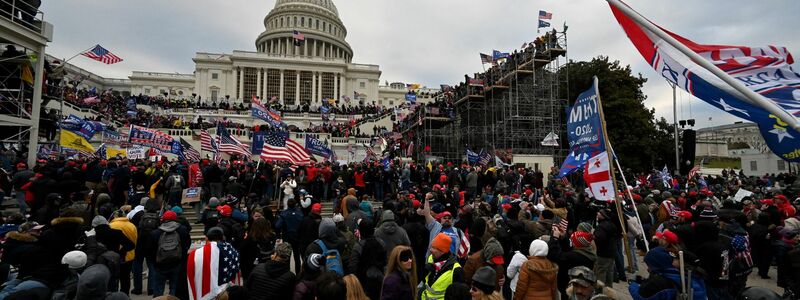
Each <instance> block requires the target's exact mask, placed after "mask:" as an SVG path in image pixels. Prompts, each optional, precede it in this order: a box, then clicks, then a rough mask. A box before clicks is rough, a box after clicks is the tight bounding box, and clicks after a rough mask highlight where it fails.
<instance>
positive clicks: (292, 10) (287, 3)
mask: <svg viewBox="0 0 800 300" xmlns="http://www.w3.org/2000/svg"><path fill="white" fill-rule="evenodd" d="M264 27H265V29H266V30H264V32H263V33H261V34H260V35H259V36H258V38H257V39H256V49H257V50H258V52H263V53H268V54H271V55H276V56H285V57H306V58H323V59H331V60H344V61H346V62H350V61H351V60H352V58H353V49H352V48H350V44H348V43H347V41H345V38H346V37H347V29H346V28H345V26H344V23H342V20H340V19H339V11H338V10H337V9H336V5H334V4H333V1H331V0H277V1H276V2H275V7H274V8H273V9H272V10H271V11H270V12H269V14H267V16H266V17H265V18H264ZM295 30H296V31H298V32H299V33H301V34H303V35H304V36H305V41H304V42H302V43H300V44H299V45H297V44H295V40H294V38H293V33H294V31H295Z"/></svg>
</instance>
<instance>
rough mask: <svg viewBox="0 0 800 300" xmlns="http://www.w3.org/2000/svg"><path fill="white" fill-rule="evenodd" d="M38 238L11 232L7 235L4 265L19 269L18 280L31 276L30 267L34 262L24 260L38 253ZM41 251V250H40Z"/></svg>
mask: <svg viewBox="0 0 800 300" xmlns="http://www.w3.org/2000/svg"><path fill="white" fill-rule="evenodd" d="M36 241H37V239H36V237H35V236H33V235H31V234H30V233H23V232H19V231H11V232H9V233H7V234H6V240H5V242H3V244H2V249H3V260H2V261H3V263H7V264H9V265H12V266H14V267H17V269H18V271H19V274H18V275H17V277H18V278H25V277H27V276H29V275H30V272H31V270H30V267H29V266H30V265H31V263H34V261H32V260H30V259H23V258H24V257H26V256H27V255H29V254H30V253H35V252H37V251H36V250H37V249H36V248H37V247H38V246H37V245H36ZM39 250H41V249H39Z"/></svg>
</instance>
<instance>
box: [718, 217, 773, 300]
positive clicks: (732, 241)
mask: <svg viewBox="0 0 800 300" xmlns="http://www.w3.org/2000/svg"><path fill="white" fill-rule="evenodd" d="M718 216H719V220H718V225H719V239H720V240H721V242H722V244H723V245H726V246H728V247H727V248H726V249H728V250H729V252H728V260H729V262H728V263H727V264H726V266H727V268H728V269H727V272H726V273H727V274H728V284H727V287H726V288H727V289H728V293H729V294H730V295H732V296H733V295H738V294H739V293H740V292H741V291H742V289H743V288H744V287H746V286H747V277H748V276H749V275H750V273H751V272H752V270H753V262H752V260H741V259H740V257H741V256H752V255H751V254H750V242H749V236H748V234H747V231H745V230H744V228H743V226H744V223H746V222H747V221H746V220H745V219H744V214H742V213H741V212H740V211H736V210H730V209H723V210H721V211H720V213H719V215H718ZM779 266H780V262H779ZM779 268H780V267H779Z"/></svg>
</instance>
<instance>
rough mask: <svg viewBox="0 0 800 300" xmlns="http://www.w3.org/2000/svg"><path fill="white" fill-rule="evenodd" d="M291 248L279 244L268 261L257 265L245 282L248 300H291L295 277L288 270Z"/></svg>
mask: <svg viewBox="0 0 800 300" xmlns="http://www.w3.org/2000/svg"><path fill="white" fill-rule="evenodd" d="M291 256H292V246H291V245H289V244H288V243H280V244H278V245H277V246H275V252H274V253H273V254H272V256H271V257H270V260H269V261H266V262H264V263H260V264H258V265H257V266H256V267H255V268H253V272H252V273H250V276H249V277H248V278H247V281H245V284H244V286H245V288H247V290H248V292H249V296H250V299H291V298H292V294H293V292H294V287H295V282H296V277H295V274H294V273H292V271H291V270H289V261H290V259H291Z"/></svg>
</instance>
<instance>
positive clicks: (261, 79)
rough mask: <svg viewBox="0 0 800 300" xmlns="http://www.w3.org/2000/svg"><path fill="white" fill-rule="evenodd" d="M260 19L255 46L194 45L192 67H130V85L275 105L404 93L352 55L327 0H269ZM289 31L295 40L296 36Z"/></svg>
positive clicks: (380, 98)
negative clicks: (198, 48) (218, 48)
mask: <svg viewBox="0 0 800 300" xmlns="http://www.w3.org/2000/svg"><path fill="white" fill-rule="evenodd" d="M263 23H264V28H265V30H264V32H263V33H261V34H260V35H259V36H258V37H257V38H256V40H255V49H256V51H243V50H233V51H232V52H231V53H206V52H197V53H196V54H195V56H194V58H193V61H194V63H195V71H194V74H174V73H173V74H167V73H154V72H133V74H132V76H131V77H130V79H131V93H132V94H144V95H151V96H156V95H163V94H164V93H170V94H172V95H173V96H179V97H180V96H183V97H186V98H188V97H189V96H190V95H192V94H195V95H196V96H197V97H199V99H201V100H202V101H208V102H211V101H220V100H222V99H226V98H227V99H231V100H232V101H231V102H239V101H244V102H249V101H250V99H251V98H252V97H253V96H258V97H260V98H261V99H271V98H273V97H276V98H277V99H278V101H279V102H280V103H281V104H283V105H288V106H293V105H309V106H312V107H315V106H320V105H321V104H322V101H323V100H325V99H336V100H353V103H354V104H358V103H359V102H360V101H363V102H362V103H363V104H373V103H374V104H376V105H381V106H384V107H392V106H398V105H400V104H401V103H403V102H404V101H405V93H406V91H407V90H406V87H405V84H402V83H393V84H391V85H389V84H387V85H384V86H381V85H380V76H381V70H380V67H379V66H378V65H373V64H358V63H353V62H352V59H353V49H352V48H351V47H350V44H348V43H347V41H346V40H345V38H346V37H347V29H346V28H345V26H344V23H343V22H342V20H341V19H339V13H338V10H337V9H336V6H335V5H334V4H333V2H332V1H331V0H277V1H276V3H275V7H274V8H273V9H272V10H271V11H270V12H269V13H268V14H267V15H266V17H265V18H264V22H263ZM295 31H297V32H299V33H301V34H302V35H304V41H303V42H299V43H296V39H295V38H294V36H293V34H294V32H295ZM420 100H422V101H423V102H424V101H425V100H426V99H420Z"/></svg>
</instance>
